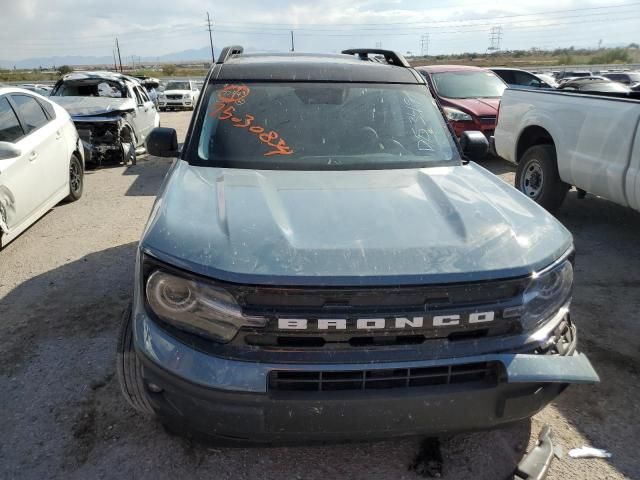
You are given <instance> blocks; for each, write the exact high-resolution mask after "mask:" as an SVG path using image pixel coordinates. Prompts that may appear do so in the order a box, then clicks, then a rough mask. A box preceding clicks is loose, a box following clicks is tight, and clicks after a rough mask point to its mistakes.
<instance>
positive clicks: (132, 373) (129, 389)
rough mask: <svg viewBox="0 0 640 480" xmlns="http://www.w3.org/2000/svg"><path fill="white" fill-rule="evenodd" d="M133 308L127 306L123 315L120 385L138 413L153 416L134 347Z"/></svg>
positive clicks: (118, 371)
mask: <svg viewBox="0 0 640 480" xmlns="http://www.w3.org/2000/svg"><path fill="white" fill-rule="evenodd" d="M131 310H132V306H131V304H129V305H127V308H125V310H124V312H123V313H122V323H121V325H120V337H119V340H118V351H117V355H116V357H117V360H116V371H117V374H118V383H119V384H120V390H121V391H122V395H123V396H124V398H125V399H126V400H127V402H128V403H129V405H131V406H132V407H133V408H134V409H135V410H136V411H138V412H140V413H143V414H145V415H153V414H154V411H153V407H152V406H151V403H149V394H148V393H147V390H146V388H145V385H144V379H143V377H142V363H141V362H140V360H139V359H138V356H137V354H136V351H135V348H134V345H133V319H132V315H131Z"/></svg>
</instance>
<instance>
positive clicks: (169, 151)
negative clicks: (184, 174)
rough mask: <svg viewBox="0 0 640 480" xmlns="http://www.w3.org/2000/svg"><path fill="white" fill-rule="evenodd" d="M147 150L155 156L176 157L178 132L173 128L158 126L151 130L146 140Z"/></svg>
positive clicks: (177, 152) (178, 151)
mask: <svg viewBox="0 0 640 480" xmlns="http://www.w3.org/2000/svg"><path fill="white" fill-rule="evenodd" d="M146 146H147V152H149V153H150V154H151V155H155V156H156V157H169V158H171V157H177V156H178V154H179V153H180V150H179V149H178V134H177V133H176V131H175V130H174V129H173V128H163V127H158V128H154V129H153V130H151V133H150V134H149V136H148V137H147V141H146Z"/></svg>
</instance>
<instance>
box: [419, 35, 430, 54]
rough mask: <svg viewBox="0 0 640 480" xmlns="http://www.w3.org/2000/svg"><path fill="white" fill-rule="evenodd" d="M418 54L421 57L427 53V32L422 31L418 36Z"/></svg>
mask: <svg viewBox="0 0 640 480" xmlns="http://www.w3.org/2000/svg"><path fill="white" fill-rule="evenodd" d="M420 54H421V55H422V56H423V57H426V56H428V55H429V34H428V33H423V34H422V36H421V37H420Z"/></svg>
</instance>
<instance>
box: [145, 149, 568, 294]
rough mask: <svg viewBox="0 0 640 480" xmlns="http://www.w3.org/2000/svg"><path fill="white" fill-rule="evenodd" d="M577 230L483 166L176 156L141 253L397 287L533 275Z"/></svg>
mask: <svg viewBox="0 0 640 480" xmlns="http://www.w3.org/2000/svg"><path fill="white" fill-rule="evenodd" d="M571 247H572V238H571V234H570V233H569V232H568V231H567V230H566V229H565V228H564V227H563V226H562V225H561V224H560V223H559V222H558V221H557V220H556V219H555V218H554V217H553V216H551V215H550V214H548V213H547V212H546V211H545V210H543V209H542V208H541V207H540V206H538V205H537V204H535V203H534V202H533V201H531V200H529V199H528V198H526V197H525V196H524V195H522V194H521V193H520V192H518V191H517V190H515V189H514V188H512V187H511V186H509V185H507V184H506V183H505V182H503V181H502V180H500V179H498V178H497V177H495V176H494V175H493V174H491V173H490V172H488V171H486V170H484V169H483V168H481V167H479V166H477V165H475V164H473V163H472V164H469V165H461V166H451V167H432V168H425V169H404V170H370V171H331V172H319V171H313V172H300V171H276V170H259V171H256V170H244V169H225V168H212V167H195V166H190V165H189V164H188V163H187V162H185V161H180V160H179V161H177V162H176V165H175V166H174V168H173V170H172V172H171V173H170V174H169V177H168V179H167V182H166V185H165V187H164V191H163V193H162V194H161V195H160V196H159V197H158V200H157V202H156V205H155V206H154V212H153V213H152V215H151V219H150V223H149V224H148V226H147V229H146V231H145V234H144V235H143V239H142V243H141V248H142V250H143V251H144V252H146V253H149V254H151V255H153V256H155V257H156V258H158V259H160V260H162V261H165V262H168V263H171V264H173V265H175V266H178V267H181V268H184V269H187V270H190V271H193V272H196V273H200V274H202V275H206V276H210V277H213V278H217V279H220V280H225V281H231V282H239V283H252V284H276V285H323V286H324V285H363V284H376V285H378V284H379V285H383V284H387V285H394V284H410V283H414V284H415V283H444V282H458V281H479V280H485V279H497V278H506V277H513V276H520V275H528V274H530V273H531V272H532V271H535V270H539V269H541V268H544V267H546V266H548V265H549V264H551V263H552V262H553V261H554V260H556V259H558V258H559V257H561V256H562V255H564V254H565V253H566V252H567V251H568V250H569V249H570V248H571Z"/></svg>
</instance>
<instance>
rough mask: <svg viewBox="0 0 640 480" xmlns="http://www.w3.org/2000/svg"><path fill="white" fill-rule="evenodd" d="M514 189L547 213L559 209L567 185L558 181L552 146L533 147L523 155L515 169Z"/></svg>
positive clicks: (566, 190) (554, 153) (567, 188)
mask: <svg viewBox="0 0 640 480" xmlns="http://www.w3.org/2000/svg"><path fill="white" fill-rule="evenodd" d="M515 187H516V188H517V189H518V190H520V191H521V192H522V193H524V194H525V195H526V196H527V197H529V198H530V199H531V200H534V201H535V202H536V203H538V204H539V205H541V206H542V207H544V208H545V209H547V210H548V211H549V212H555V211H556V210H558V208H560V205H562V202H563V201H564V197H565V196H566V195H567V192H568V191H569V185H567V184H566V183H564V182H563V181H562V180H561V179H560V174H559V173H558V162H557V159H556V150H555V148H554V146H553V145H535V146H533V147H531V148H529V149H528V150H527V151H526V152H525V153H524V155H523V156H522V158H521V159H520V161H519V162H518V167H517V169H516V181H515Z"/></svg>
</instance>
